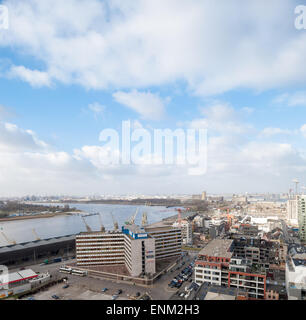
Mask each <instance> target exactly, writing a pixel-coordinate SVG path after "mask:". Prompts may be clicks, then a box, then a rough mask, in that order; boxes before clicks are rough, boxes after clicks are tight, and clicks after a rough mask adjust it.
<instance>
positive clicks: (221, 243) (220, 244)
mask: <svg viewBox="0 0 306 320" xmlns="http://www.w3.org/2000/svg"><path fill="white" fill-rule="evenodd" d="M233 242H234V240H229V239H214V240H212V241H211V242H209V243H208V244H207V246H206V247H205V248H204V249H202V250H201V251H200V252H199V255H203V256H210V257H223V258H231V257H232V255H233V253H232V252H231V251H230V248H231V246H232V244H233Z"/></svg>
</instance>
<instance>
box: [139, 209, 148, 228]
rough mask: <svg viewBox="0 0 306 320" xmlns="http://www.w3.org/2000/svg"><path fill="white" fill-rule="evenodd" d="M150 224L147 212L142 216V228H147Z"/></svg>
mask: <svg viewBox="0 0 306 320" xmlns="http://www.w3.org/2000/svg"><path fill="white" fill-rule="evenodd" d="M147 224H148V215H147V213H146V212H144V213H143V214H142V220H141V226H142V227H145V226H146V225H147Z"/></svg>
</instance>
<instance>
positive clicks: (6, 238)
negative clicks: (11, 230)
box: [1, 231, 16, 245]
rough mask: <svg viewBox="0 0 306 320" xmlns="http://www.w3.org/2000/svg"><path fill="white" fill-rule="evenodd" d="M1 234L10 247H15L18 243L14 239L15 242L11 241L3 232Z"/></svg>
mask: <svg viewBox="0 0 306 320" xmlns="http://www.w3.org/2000/svg"><path fill="white" fill-rule="evenodd" d="M1 234H2V235H3V237H4V239H5V240H6V241H7V243H9V244H10V245H15V244H16V241H15V240H14V239H13V240H11V239H9V238H8V237H7V235H6V234H5V233H4V232H3V231H1Z"/></svg>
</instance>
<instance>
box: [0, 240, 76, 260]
mask: <svg viewBox="0 0 306 320" xmlns="http://www.w3.org/2000/svg"><path fill="white" fill-rule="evenodd" d="M58 255H61V256H67V255H69V256H73V255H75V235H68V236H63V237H57V238H50V239H45V240H37V241H31V242H25V243H19V244H16V245H10V246H5V247H1V248H0V264H1V265H6V266H11V265H19V264H23V263H25V262H30V261H33V262H34V263H36V262H37V261H39V260H42V259H44V258H50V257H54V256H58Z"/></svg>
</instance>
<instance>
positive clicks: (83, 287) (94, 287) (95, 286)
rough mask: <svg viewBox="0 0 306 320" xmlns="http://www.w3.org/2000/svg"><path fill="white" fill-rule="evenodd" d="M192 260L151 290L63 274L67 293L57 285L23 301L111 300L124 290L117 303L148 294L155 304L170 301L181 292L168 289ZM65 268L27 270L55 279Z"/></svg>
mask: <svg viewBox="0 0 306 320" xmlns="http://www.w3.org/2000/svg"><path fill="white" fill-rule="evenodd" d="M193 256H194V255H191V256H185V257H183V258H182V259H181V261H180V262H179V263H178V264H176V265H175V266H174V267H173V268H172V270H169V271H168V272H167V273H166V274H163V275H162V276H161V277H160V278H159V279H158V280H157V281H156V282H155V283H154V284H153V285H152V286H150V287H144V286H140V285H131V284H129V283H124V282H120V281H116V280H106V279H101V278H94V277H92V276H90V277H89V276H86V277H80V276H77V275H71V274H67V275H66V274H63V275H65V276H67V279H68V282H67V283H68V284H69V287H68V288H66V289H64V288H63V286H64V284H57V285H55V286H52V287H50V288H48V289H46V290H45V291H40V292H38V293H36V294H33V295H32V296H28V297H25V298H24V299H29V298H30V299H31V300H33V299H35V300H53V298H52V296H54V295H56V296H57V297H58V298H59V299H60V300H111V299H112V296H113V295H115V294H116V293H117V292H118V290H122V293H121V294H119V295H118V298H117V299H118V300H128V299H139V298H140V297H142V296H143V295H146V294H147V295H148V296H149V297H150V298H151V299H152V300H168V299H170V297H171V296H172V295H173V294H174V293H175V292H176V291H177V290H178V288H170V287H169V286H168V284H169V282H170V281H171V280H172V279H173V278H174V277H175V276H178V275H179V274H180V272H181V271H182V270H183V269H184V268H185V267H186V266H188V265H189V263H190V262H191V259H192V258H193ZM69 262H71V261H68V262H66V263H67V264H68V263H69ZM62 265H63V262H61V263H54V264H49V265H34V266H28V267H27V268H30V269H32V270H34V271H35V272H37V273H43V272H46V271H48V272H49V273H50V274H51V275H52V274H53V275H56V274H58V270H59V268H60V267H61V266H62ZM104 288H106V289H107V290H106V292H102V291H103V289H104ZM137 295H138V296H137ZM136 296H137V297H136Z"/></svg>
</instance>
